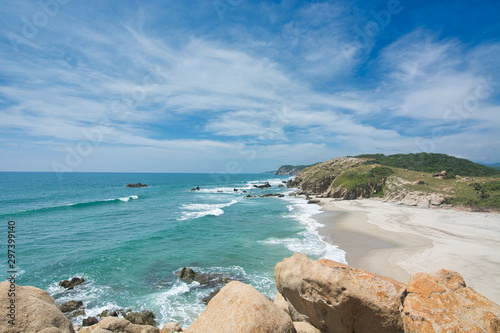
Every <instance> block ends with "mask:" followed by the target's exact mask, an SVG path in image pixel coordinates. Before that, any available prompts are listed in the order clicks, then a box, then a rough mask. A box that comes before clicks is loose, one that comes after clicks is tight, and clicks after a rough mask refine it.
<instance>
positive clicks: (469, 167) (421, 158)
mask: <svg viewBox="0 0 500 333" xmlns="http://www.w3.org/2000/svg"><path fill="white" fill-rule="evenodd" d="M356 157H357V158H366V159H368V161H367V162H366V163H367V164H380V165H385V166H389V167H396V168H402V169H408V170H413V171H423V172H428V173H435V172H440V171H441V170H446V171H447V173H448V177H450V178H453V177H454V176H456V175H461V176H469V177H489V176H497V177H499V176H500V170H498V169H495V168H491V167H487V166H485V165H482V164H478V163H474V162H472V161H469V160H466V159H464V158H457V157H454V156H450V155H446V154H435V153H417V154H394V155H388V156H386V155H384V154H363V155H358V156H356Z"/></svg>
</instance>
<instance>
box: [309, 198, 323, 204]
mask: <svg viewBox="0 0 500 333" xmlns="http://www.w3.org/2000/svg"><path fill="white" fill-rule="evenodd" d="M320 202H321V200H318V199H312V200H309V201H308V202H307V203H308V204H318V203H320Z"/></svg>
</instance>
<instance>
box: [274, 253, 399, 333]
mask: <svg viewBox="0 0 500 333" xmlns="http://www.w3.org/2000/svg"><path fill="white" fill-rule="evenodd" d="M274 276H275V279H276V286H277V288H278V291H279V292H280V293H281V294H282V295H283V297H284V298H285V300H286V301H287V303H288V308H289V311H290V315H291V317H292V319H293V321H304V322H308V323H310V324H312V325H314V326H315V327H316V328H318V329H319V330H321V331H322V332H385V333H390V332H401V331H402V330H403V321H402V319H401V317H400V314H399V306H400V305H401V298H402V295H403V292H404V284H403V283H400V282H397V281H394V280H391V279H389V278H386V277H382V276H379V275H376V274H373V273H369V272H366V271H363V270H359V269H355V268H351V267H349V266H347V265H344V264H340V263H336V262H333V261H330V260H321V261H313V260H310V259H309V258H307V256H306V255H304V254H297V253H295V254H294V255H293V256H292V257H290V258H286V259H284V260H283V261H282V262H280V263H278V264H277V265H276V268H275V274H274Z"/></svg>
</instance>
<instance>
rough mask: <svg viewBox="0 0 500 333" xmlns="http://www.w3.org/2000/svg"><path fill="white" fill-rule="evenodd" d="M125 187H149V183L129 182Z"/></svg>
mask: <svg viewBox="0 0 500 333" xmlns="http://www.w3.org/2000/svg"><path fill="white" fill-rule="evenodd" d="M125 187H148V185H146V184H141V183H135V184H132V183H128V184H127V185H126V186H125Z"/></svg>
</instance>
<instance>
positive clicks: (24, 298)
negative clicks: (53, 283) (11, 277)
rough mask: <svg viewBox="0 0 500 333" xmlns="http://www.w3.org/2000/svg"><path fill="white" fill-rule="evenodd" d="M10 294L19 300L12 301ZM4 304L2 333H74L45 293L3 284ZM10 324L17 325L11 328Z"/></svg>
mask: <svg viewBox="0 0 500 333" xmlns="http://www.w3.org/2000/svg"><path fill="white" fill-rule="evenodd" d="M9 290H14V291H10V292H9ZM9 293H10V294H12V293H14V294H15V297H9ZM11 300H14V303H12V302H11ZM0 304H1V307H0V332H8V333H74V330H73V325H72V324H71V321H70V320H69V319H68V318H66V316H65V315H64V314H63V313H62V312H61V310H60V309H59V306H58V305H57V303H56V301H55V300H54V299H53V298H52V297H50V295H49V294H48V293H47V292H46V291H44V290H41V289H38V288H35V287H30V286H26V287H21V286H18V285H17V284H12V285H11V283H10V282H9V281H4V282H2V283H0ZM9 307H12V308H9ZM11 309H13V310H12V311H11ZM11 316H14V317H11ZM9 320H15V321H14V323H15V325H11V324H9V322H8V321H9Z"/></svg>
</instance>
